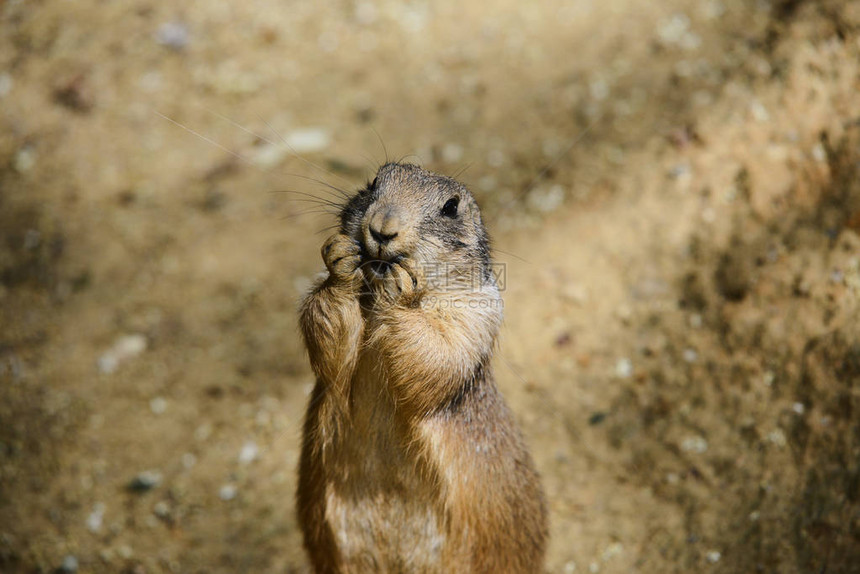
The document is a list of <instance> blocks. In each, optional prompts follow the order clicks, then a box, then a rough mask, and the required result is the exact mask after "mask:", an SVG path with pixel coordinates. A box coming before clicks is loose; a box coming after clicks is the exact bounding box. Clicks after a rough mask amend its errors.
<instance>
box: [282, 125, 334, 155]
mask: <svg viewBox="0 0 860 574" xmlns="http://www.w3.org/2000/svg"><path fill="white" fill-rule="evenodd" d="M284 139H285V140H286V142H287V146H288V147H290V148H292V151H294V152H295V153H309V152H316V151H322V150H324V149H326V148H327V147H328V146H329V145H330V143H331V135H330V134H329V131H328V130H327V129H325V128H320V127H314V128H302V129H297V130H293V131H291V132H289V133H288V134H287V135H286V136H285V137H284Z"/></svg>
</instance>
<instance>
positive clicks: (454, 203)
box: [440, 197, 460, 219]
mask: <svg viewBox="0 0 860 574" xmlns="http://www.w3.org/2000/svg"><path fill="white" fill-rule="evenodd" d="M459 206H460V198H459V197H452V198H451V199H449V200H448V201H446V202H445V205H443V206H442V211H441V212H440V213H441V214H442V215H443V216H444V217H450V218H451V219H454V218H455V217H457V208H458V207H459Z"/></svg>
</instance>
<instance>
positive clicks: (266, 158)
mask: <svg viewBox="0 0 860 574" xmlns="http://www.w3.org/2000/svg"><path fill="white" fill-rule="evenodd" d="M288 155H290V150H289V149H287V147H286V146H283V145H278V144H276V143H266V144H263V145H261V146H259V147H258V148H257V149H256V150H255V151H254V155H253V156H251V161H252V162H253V164H254V165H256V166H257V167H260V168H262V169H272V168H273V167H275V166H277V165H279V164H280V163H281V162H282V161H284V159H285V158H286V157H287V156H288Z"/></svg>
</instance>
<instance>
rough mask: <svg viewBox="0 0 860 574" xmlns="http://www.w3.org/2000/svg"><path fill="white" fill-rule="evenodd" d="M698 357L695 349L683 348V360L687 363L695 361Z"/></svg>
mask: <svg viewBox="0 0 860 574" xmlns="http://www.w3.org/2000/svg"><path fill="white" fill-rule="evenodd" d="M698 359H699V353H697V352H696V350H695V349H684V360H685V361H686V362H688V363H695V362H696V361H697V360H698Z"/></svg>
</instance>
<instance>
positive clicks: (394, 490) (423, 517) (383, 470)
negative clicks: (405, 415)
mask: <svg viewBox="0 0 860 574" xmlns="http://www.w3.org/2000/svg"><path fill="white" fill-rule="evenodd" d="M356 375H357V376H356V379H355V385H354V387H353V396H352V411H351V417H350V418H351V424H350V425H349V426H348V427H347V428H346V429H345V430H344V436H343V437H341V440H339V441H338V444H337V446H336V447H335V449H334V451H333V453H332V460H333V462H334V467H335V468H336V469H337V472H336V474H335V476H334V477H333V478H334V479H333V480H332V481H331V482H330V483H329V484H328V485H327V488H326V512H325V517H326V521H327V522H328V524H329V526H330V527H331V529H332V533H333V534H334V538H335V541H336V543H337V545H338V548H339V550H340V552H341V556H342V559H343V564H344V566H345V568H347V569H349V571H353V572H438V571H440V570H439V565H440V559H441V552H442V548H443V547H444V546H445V524H444V517H443V514H442V512H441V504H440V501H439V499H438V488H436V487H434V484H435V481H436V480H437V479H436V477H435V473H434V472H433V470H432V469H430V468H428V467H427V465H426V464H425V463H423V462H422V461H421V460H420V459H419V456H418V453H417V450H418V449H417V448H416V446H415V445H412V449H411V450H410V449H409V445H408V434H407V430H406V429H405V428H399V424H402V423H399V422H398V417H396V413H395V404H394V402H393V400H392V398H391V397H390V395H388V393H387V392H386V391H385V390H384V389H386V388H387V385H386V381H384V375H382V374H381V373H379V372H378V370H376V369H374V368H373V367H372V365H371V361H362V364H361V365H359V368H358V370H357V373H356Z"/></svg>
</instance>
